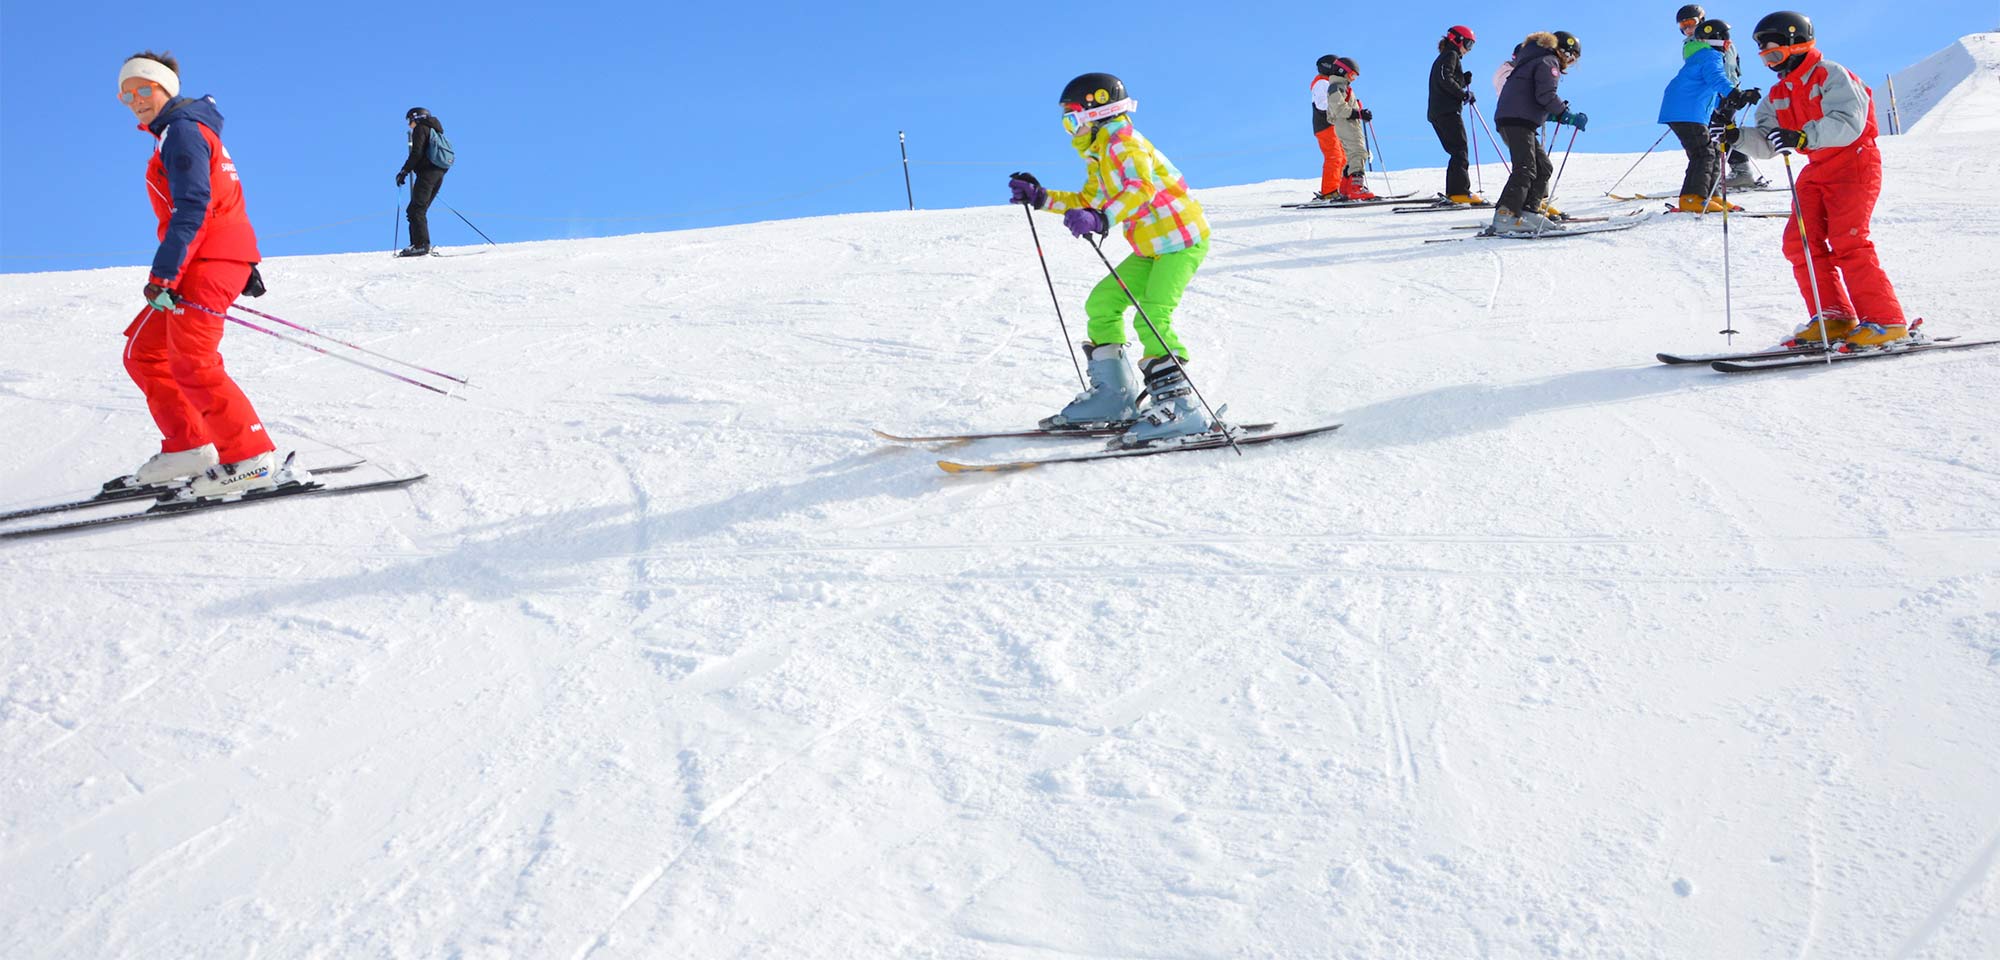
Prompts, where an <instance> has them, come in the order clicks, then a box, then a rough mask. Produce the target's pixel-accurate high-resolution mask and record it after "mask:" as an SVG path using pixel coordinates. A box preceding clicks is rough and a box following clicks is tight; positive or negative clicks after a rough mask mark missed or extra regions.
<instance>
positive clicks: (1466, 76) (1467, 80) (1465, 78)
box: [1458, 70, 1472, 87]
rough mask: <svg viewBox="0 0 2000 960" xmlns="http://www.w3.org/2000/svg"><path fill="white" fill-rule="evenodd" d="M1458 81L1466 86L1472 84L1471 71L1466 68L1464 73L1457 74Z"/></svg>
mask: <svg viewBox="0 0 2000 960" xmlns="http://www.w3.org/2000/svg"><path fill="white" fill-rule="evenodd" d="M1458 82H1459V83H1462V84H1465V85H1466V86H1468V87H1469V86H1472V71H1470V70H1467V71H1465V72H1464V73H1461V74H1459V75H1458Z"/></svg>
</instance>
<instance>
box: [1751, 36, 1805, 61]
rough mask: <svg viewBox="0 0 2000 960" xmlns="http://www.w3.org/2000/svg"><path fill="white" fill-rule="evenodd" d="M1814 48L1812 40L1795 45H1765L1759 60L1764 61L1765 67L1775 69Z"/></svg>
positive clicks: (1759, 54) (1758, 55)
mask: <svg viewBox="0 0 2000 960" xmlns="http://www.w3.org/2000/svg"><path fill="white" fill-rule="evenodd" d="M1812 48H1813V42H1812V41H1811V40H1807V41H1806V42H1804V43H1793V44H1782V43H1767V44H1764V49H1763V50H1760V51H1758V53H1757V58H1758V59H1760V60H1762V61H1764V65H1765V66H1767V67H1775V66H1777V65H1778V64H1781V63H1784V62H1785V61H1786V60H1789V59H1791V58H1792V57H1793V56H1794V55H1796V54H1801V53H1804V52H1806V51H1808V50H1811V49H1812Z"/></svg>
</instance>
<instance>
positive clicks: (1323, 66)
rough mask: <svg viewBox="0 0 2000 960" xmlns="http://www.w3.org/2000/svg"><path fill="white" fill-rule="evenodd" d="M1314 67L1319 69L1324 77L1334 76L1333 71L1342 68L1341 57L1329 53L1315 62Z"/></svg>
mask: <svg viewBox="0 0 2000 960" xmlns="http://www.w3.org/2000/svg"><path fill="white" fill-rule="evenodd" d="M1313 69H1314V70H1318V71H1319V75H1320V76H1322V77H1330V76H1333V72H1334V71H1335V70H1338V69H1340V58H1339V57H1336V56H1334V55H1333V54H1330V53H1329V54H1327V55H1326V56H1324V57H1321V58H1319V60H1317V61H1316V62H1314V63H1313Z"/></svg>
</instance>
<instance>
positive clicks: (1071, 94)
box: [1056, 73, 1125, 110]
mask: <svg viewBox="0 0 2000 960" xmlns="http://www.w3.org/2000/svg"><path fill="white" fill-rule="evenodd" d="M1123 99H1125V81H1123V80H1120V79H1118V78H1117V77H1114V76H1112V75H1111V74H1108V73H1086V74H1084V75H1083V76H1080V77H1078V78H1076V79H1075V80H1071V81H1070V82H1069V83H1068V84H1067V85H1065V86H1064V87H1063V91H1062V99H1061V100H1058V101H1056V102H1057V103H1064V104H1070V103H1080V104H1083V107H1084V109H1086V110H1088V109H1090V108H1091V107H1101V106H1104V105H1105V104H1107V103H1117V102H1118V101H1120V100H1123Z"/></svg>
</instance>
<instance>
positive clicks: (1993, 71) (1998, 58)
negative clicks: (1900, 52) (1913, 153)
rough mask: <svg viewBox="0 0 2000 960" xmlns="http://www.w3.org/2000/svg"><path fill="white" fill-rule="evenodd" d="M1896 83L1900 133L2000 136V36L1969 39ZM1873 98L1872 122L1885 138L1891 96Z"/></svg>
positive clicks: (1879, 94)
mask: <svg viewBox="0 0 2000 960" xmlns="http://www.w3.org/2000/svg"><path fill="white" fill-rule="evenodd" d="M1894 79H1895V88H1896V95H1895V107H1896V109H1897V111H1898V112H1899V113H1900V114H1901V116H1902V121H1903V133H1905V134H1928V133H1949V134H1985V135H1987V136H1989V137H1990V136H1991V135H1992V134H1994V133H1996V132H2000V31H1995V32H1992V33H1974V34H1968V35H1966V36H1964V37H1962V38H1960V39H1959V40H1958V42H1957V43H1954V44H1952V45H1951V46H1948V47H1945V48H1944V49H1943V50H1939V51H1938V52H1937V53H1935V54H1933V55H1931V57H1930V58H1929V59H1926V60H1924V61H1923V62H1921V63H1919V64H1917V65H1916V66H1913V67H1911V68H1909V69H1907V70H1904V71H1902V72H1900V73H1897V74H1895V76H1894ZM1875 95H1876V103H1875V112H1876V120H1877V122H1878V123H1879V124H1880V126H1881V128H1882V131H1883V132H1884V133H1887V132H1888V131H1889V107H1890V97H1889V91H1888V90H1886V89H1882V90H1877V91H1875ZM1988 148H1989V149H1990V148H1991V142H1990V141H1989V142H1988Z"/></svg>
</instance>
